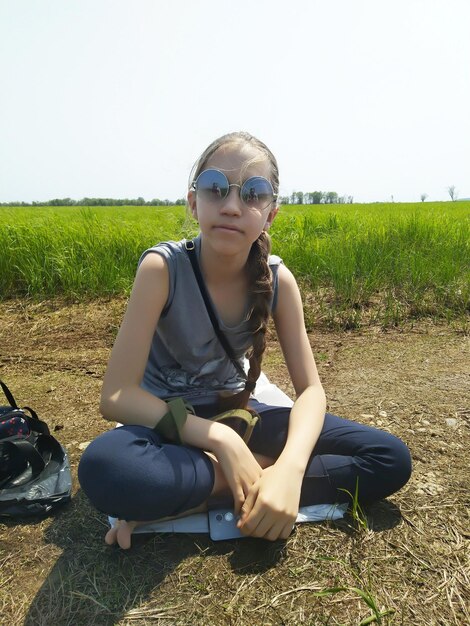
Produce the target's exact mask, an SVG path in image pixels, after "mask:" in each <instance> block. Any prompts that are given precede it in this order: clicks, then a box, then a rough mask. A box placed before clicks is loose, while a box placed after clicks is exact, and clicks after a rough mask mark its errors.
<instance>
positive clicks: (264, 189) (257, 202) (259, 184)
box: [241, 176, 274, 209]
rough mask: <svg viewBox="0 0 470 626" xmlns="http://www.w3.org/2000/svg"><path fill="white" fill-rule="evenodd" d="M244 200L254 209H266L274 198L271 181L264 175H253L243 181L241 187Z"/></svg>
mask: <svg viewBox="0 0 470 626" xmlns="http://www.w3.org/2000/svg"><path fill="white" fill-rule="evenodd" d="M241 197H242V200H243V202H244V203H245V204H246V205H247V206H249V207H252V208H254V209H265V208H266V207H267V206H269V205H270V204H271V202H272V201H273V199H274V191H273V188H272V185H271V183H270V182H269V180H267V179H266V178H263V177H262V176H253V178H249V179H248V180H246V181H245V182H244V183H243V186H242V189H241Z"/></svg>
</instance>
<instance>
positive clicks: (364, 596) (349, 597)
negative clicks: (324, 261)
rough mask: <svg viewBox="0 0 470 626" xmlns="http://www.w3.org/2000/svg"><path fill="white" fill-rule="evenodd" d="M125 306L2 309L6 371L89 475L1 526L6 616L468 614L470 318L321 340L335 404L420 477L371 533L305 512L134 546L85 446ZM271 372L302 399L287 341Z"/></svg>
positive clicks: (238, 619)
mask: <svg viewBox="0 0 470 626" xmlns="http://www.w3.org/2000/svg"><path fill="white" fill-rule="evenodd" d="M124 306H125V302H124V301H123V300H111V301H100V302H93V303H88V304H75V305H67V306H65V305H61V304H60V303H41V304H34V303H29V304H26V305H24V304H21V303H18V302H7V303H3V304H0V378H1V379H3V380H4V381H5V382H6V383H7V384H8V385H9V387H10V388H11V390H12V391H13V393H14V395H15V396H16V399H17V401H18V403H19V404H20V405H28V406H31V407H33V408H35V409H36V410H37V412H38V414H39V416H40V417H42V418H43V419H45V420H46V421H47V422H48V424H49V426H50V428H51V431H54V434H55V435H56V436H57V438H58V439H59V440H60V441H61V443H63V444H64V445H65V446H66V448H67V450H68V452H69V455H70V460H71V466H72V471H73V477H74V496H73V500H72V502H71V503H70V504H69V505H66V506H65V507H64V508H63V509H62V510H61V511H60V512H58V513H56V514H55V515H53V516H52V517H48V518H46V519H42V520H32V521H31V520H30V521H25V522H22V523H16V524H15V523H13V522H11V521H4V522H3V523H0V566H1V567H0V624H1V625H2V626H3V625H5V626H6V625H7V624H8V625H9V626H10V625H11V626H15V625H17V624H18V625H19V624H28V625H34V626H38V625H44V626H61V625H71V626H72V625H73V626H82V625H85V624H88V623H90V622H92V621H93V622H94V623H95V624H96V625H97V626H101V625H106V626H107V625H111V624H119V625H127V624H129V625H130V624H132V625H136V624H137V625H143V624H252V625H255V624H256V625H257V624H263V625H264V624H289V625H291V624H309V625H312V624H319V625H320V624H345V625H350V624H351V625H352V624H366V623H372V622H373V621H375V622H376V623H382V624H406V625H409V624H414V625H426V626H428V625H433V624H440V625H447V624H457V625H459V626H461V625H464V624H469V623H470V609H469V606H470V593H469V589H470V550H469V539H470V523H469V510H470V509H469V504H470V502H469V489H468V485H469V479H470V470H469V464H470V457H469V452H468V450H469V442H470V384H469V383H470V367H469V364H470V358H469V337H468V335H467V334H466V333H465V332H464V330H463V329H464V324H460V327H459V325H458V324H457V325H455V326H454V327H451V326H448V325H434V324H432V323H429V322H421V323H419V324H415V325H414V326H411V325H410V326H408V327H407V328H406V329H401V330H389V331H382V330H380V329H378V328H369V329H367V330H363V331H355V332H348V333H332V332H326V331H325V332H323V331H320V330H318V331H315V332H313V333H312V334H311V336H310V338H311V345H312V349H313V351H314V354H315V357H316V359H317V363H318V367H319V371H320V375H321V378H322V381H323V383H324V386H325V389H326V392H327V397H328V405H329V410H330V411H331V412H334V413H336V414H338V415H341V416H343V417H347V418H350V419H353V420H358V421H362V422H365V423H368V424H372V425H376V426H377V427H379V428H382V429H385V430H390V431H391V432H393V433H395V434H397V435H398V436H400V437H401V438H402V439H403V440H404V441H405V442H406V443H407V444H408V445H409V447H410V449H411V452H412V457H413V463H414V471H413V475H412V478H411V480H410V482H409V483H408V485H406V487H405V488H404V489H402V490H401V491H400V492H399V493H398V494H396V495H394V496H393V497H391V498H390V499H389V500H387V501H384V502H381V503H377V504H375V505H372V506H369V507H367V508H366V515H367V520H368V529H362V528H361V527H360V526H358V525H357V523H356V522H355V520H354V519H353V518H352V517H351V516H348V517H347V518H346V519H345V520H342V521H341V522H337V523H324V524H303V525H301V526H299V527H298V528H297V529H296V531H295V532H294V533H293V534H292V536H291V537H290V538H289V539H288V541H287V542H286V543H282V542H276V543H274V544H270V543H268V542H264V541H259V540H258V541H257V540H252V539H244V540H239V541H231V542H220V543H217V544H214V543H212V542H211V541H210V540H209V539H208V538H207V537H206V536H203V535H174V536H168V535H159V536H145V537H142V536H141V537H139V538H137V539H136V541H135V544H134V547H133V548H132V549H131V550H130V551H129V552H123V551H121V550H119V549H115V548H109V547H107V546H105V545H104V543H103V535H104V533H105V530H106V520H105V518H104V516H103V515H101V514H99V513H98V512H96V511H95V510H94V509H92V508H91V506H90V505H89V503H88V502H87V499H86V497H85V496H84V495H83V493H82V492H81V491H80V488H79V485H78V481H77V479H76V470H77V465H78V462H79V459H80V455H81V453H82V450H83V449H84V446H85V445H86V442H88V441H90V440H91V439H92V438H93V437H95V436H96V435H98V434H99V433H101V432H102V431H103V430H105V429H107V428H110V427H112V425H111V424H109V423H107V422H105V421H103V420H102V419H101V418H100V416H99V413H98V399H99V393H100V387H101V381H102V377H103V374H104V371H105V367H106V362H107V358H108V356H109V351H110V348H111V346H112V343H113V339H114V337H115V334H116V332H117V329H118V326H119V323H120V320H121V318H122V314H123V310H124ZM467 327H468V326H467ZM264 370H265V371H266V373H267V374H268V376H269V377H270V378H271V379H272V380H273V381H274V382H276V383H277V384H278V385H279V386H280V387H281V388H283V389H284V390H285V391H286V392H287V393H289V394H292V389H291V388H290V385H289V384H288V382H287V379H288V377H287V372H286V370H285V367H284V365H283V361H282V358H281V355H280V351H279V347H278V345H277V344H276V342H275V341H270V344H269V348H268V351H267V356H266V360H265V365H264ZM1 403H3V399H2V400H0V404H1ZM380 615H382V617H380ZM369 618H370V621H367V620H368V619H369Z"/></svg>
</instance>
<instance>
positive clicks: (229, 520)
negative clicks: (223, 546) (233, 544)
mask: <svg viewBox="0 0 470 626" xmlns="http://www.w3.org/2000/svg"><path fill="white" fill-rule="evenodd" d="M237 522H238V517H237V516H236V515H235V513H234V512H233V511H232V510H231V509H214V510H213V511H209V534H210V536H211V539H212V541H222V540H224V539H243V538H245V537H246V535H243V534H242V533H241V532H240V531H239V529H238V528H237Z"/></svg>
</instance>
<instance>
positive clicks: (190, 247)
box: [184, 239, 255, 391]
mask: <svg viewBox="0 0 470 626" xmlns="http://www.w3.org/2000/svg"><path fill="white" fill-rule="evenodd" d="M184 247H185V250H186V253H187V255H188V257H189V260H190V261H191V266H192V268H193V272H194V275H195V277H196V280H197V284H198V286H199V291H200V292H201V295H202V298H203V300H204V304H205V305H206V309H207V313H208V314H209V318H210V320H211V322H212V326H213V327H214V332H215V334H216V335H217V338H218V340H219V341H220V343H221V344H222V347H223V349H224V350H225V352H226V353H227V356H228V358H229V359H230V360H231V361H232V363H233V365H234V367H235V369H236V370H237V372H238V373H239V374H240V376H242V377H243V378H244V379H245V380H246V372H245V370H244V369H243V367H242V366H241V365H240V363H239V362H238V361H237V359H236V357H235V353H234V351H233V348H232V346H231V345H230V343H229V342H228V339H227V337H226V336H225V335H224V333H223V332H222V331H221V330H220V326H219V322H218V320H217V316H216V314H215V312H214V309H213V308H212V304H211V301H210V298H209V294H208V293H207V289H206V285H205V284H204V280H203V278H202V274H201V270H200V268H199V263H198V262H197V257H196V246H195V245H194V241H193V240H192V239H189V240H187V241H185V243H184ZM250 387H251V388H250ZM254 388H255V385H254V383H248V382H247V383H246V384H245V389H250V391H253V389H254Z"/></svg>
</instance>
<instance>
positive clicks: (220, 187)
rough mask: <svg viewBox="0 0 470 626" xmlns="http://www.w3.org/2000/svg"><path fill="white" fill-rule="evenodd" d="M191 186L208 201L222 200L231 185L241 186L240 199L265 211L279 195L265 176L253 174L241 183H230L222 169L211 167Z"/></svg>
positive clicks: (252, 206) (253, 207)
mask: <svg viewBox="0 0 470 626" xmlns="http://www.w3.org/2000/svg"><path fill="white" fill-rule="evenodd" d="M191 187H192V188H193V189H195V190H196V193H197V194H198V195H199V196H200V197H201V198H203V199H204V200H206V201H208V202H214V203H215V202H220V201H221V200H223V199H224V198H226V197H227V196H228V194H229V192H230V187H239V188H240V199H241V201H242V202H243V204H245V205H246V206H247V207H248V208H250V209H256V210H258V211H263V210H264V209H266V208H267V207H268V206H269V205H270V204H272V203H273V202H274V201H275V200H276V198H277V195H276V194H275V193H274V189H273V186H272V185H271V183H270V182H269V180H268V179H267V178H264V177H263V176H252V177H251V178H248V179H247V180H245V182H244V183H243V184H241V185H237V183H229V181H228V178H227V177H226V176H225V174H224V173H223V172H221V171H220V170H216V169H215V168H210V169H208V170H204V171H203V172H201V173H200V174H199V176H198V177H197V178H196V180H195V181H193V183H192V184H191Z"/></svg>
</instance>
